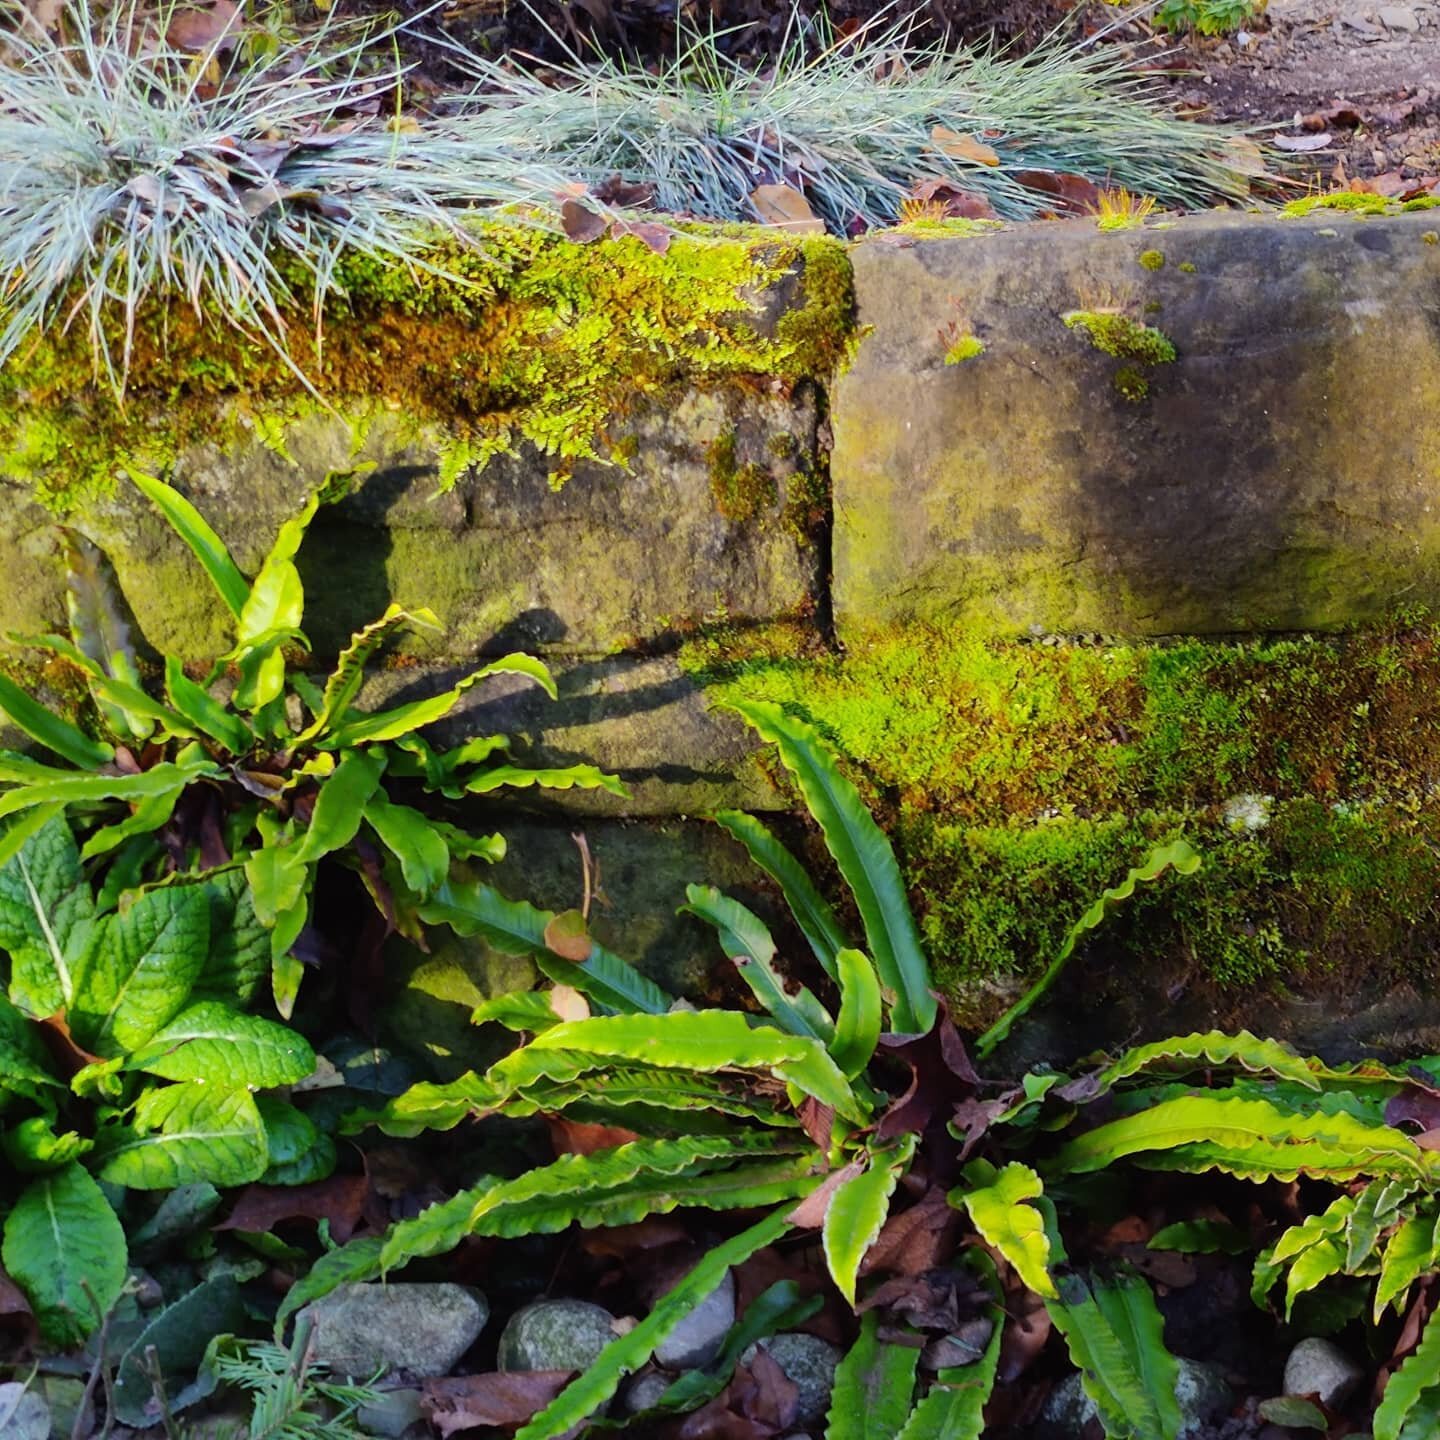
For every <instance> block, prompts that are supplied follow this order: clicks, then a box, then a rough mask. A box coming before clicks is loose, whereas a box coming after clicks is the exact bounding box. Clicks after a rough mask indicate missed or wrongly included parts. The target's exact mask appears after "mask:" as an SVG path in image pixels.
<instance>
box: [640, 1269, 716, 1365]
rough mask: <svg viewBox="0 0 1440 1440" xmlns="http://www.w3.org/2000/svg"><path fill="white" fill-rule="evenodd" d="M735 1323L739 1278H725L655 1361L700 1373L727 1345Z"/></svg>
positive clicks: (660, 1347)
mask: <svg viewBox="0 0 1440 1440" xmlns="http://www.w3.org/2000/svg"><path fill="white" fill-rule="evenodd" d="M734 1323H735V1276H734V1275H733V1274H732V1273H731V1272H730V1271H729V1270H727V1271H726V1272H725V1278H724V1279H723V1280H722V1281H721V1282H720V1284H719V1285H717V1286H716V1287H715V1289H713V1290H712V1291H711V1292H710V1293H709V1295H707V1296H706V1297H705V1298H704V1299H703V1300H702V1301H701V1302H700V1303H699V1304H698V1305H697V1306H696V1307H695V1308H694V1309H693V1310H692V1311H691V1312H690V1313H689V1314H688V1315H686V1317H685V1318H684V1319H683V1320H682V1321H681V1322H680V1323H679V1324H678V1325H677V1326H676V1327H675V1328H674V1329H673V1330H672V1331H671V1332H670V1333H669V1334H668V1335H667V1336H666V1337H665V1338H664V1339H663V1340H662V1341H661V1342H660V1344H659V1345H658V1346H657V1347H656V1349H655V1360H656V1362H657V1363H658V1364H660V1365H663V1366H665V1368H666V1369H668V1370H700V1369H703V1368H704V1367H705V1366H706V1365H708V1364H709V1363H710V1362H711V1361H712V1360H713V1359H714V1358H715V1357H716V1356H717V1355H718V1354H719V1353H720V1347H721V1346H722V1345H723V1344H724V1343H725V1336H726V1335H727V1334H728V1333H729V1330H730V1327H731V1326H732V1325H733V1324H734Z"/></svg>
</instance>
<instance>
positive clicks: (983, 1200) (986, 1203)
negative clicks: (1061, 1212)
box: [949, 1160, 1055, 1297]
mask: <svg viewBox="0 0 1440 1440" xmlns="http://www.w3.org/2000/svg"><path fill="white" fill-rule="evenodd" d="M965 1178H966V1180H967V1182H969V1183H968V1184H967V1185H965V1186H960V1187H957V1188H956V1189H954V1190H952V1191H951V1192H950V1197H949V1198H950V1203H951V1205H953V1206H954V1207H955V1208H956V1209H962V1208H963V1209H965V1210H967V1211H968V1212H969V1215H970V1220H971V1223H972V1224H973V1225H974V1226H975V1228H976V1229H977V1230H978V1231H979V1232H980V1234H981V1235H982V1236H983V1237H984V1238H985V1240H986V1241H988V1242H989V1243H990V1244H991V1245H993V1246H994V1247H995V1248H996V1249H997V1250H998V1251H999V1252H1000V1253H1001V1254H1002V1255H1003V1256H1004V1257H1005V1258H1006V1259H1007V1260H1008V1261H1009V1262H1010V1263H1011V1265H1013V1266H1014V1267H1015V1271H1016V1273H1017V1274H1018V1275H1019V1276H1020V1278H1021V1280H1023V1281H1024V1282H1025V1284H1026V1285H1027V1286H1029V1288H1030V1289H1031V1290H1033V1291H1034V1292H1035V1293H1036V1294H1037V1295H1042V1296H1046V1297H1051V1296H1053V1295H1054V1294H1055V1282H1054V1280H1052V1279H1051V1276H1050V1268H1049V1267H1050V1262H1051V1258H1052V1257H1051V1254H1050V1237H1049V1235H1048V1234H1047V1232H1046V1227H1045V1217H1044V1216H1043V1215H1042V1214H1041V1212H1040V1211H1039V1210H1038V1209H1037V1208H1036V1207H1035V1206H1034V1205H1033V1204H1031V1203H1030V1202H1032V1201H1034V1200H1037V1199H1039V1198H1040V1197H1041V1196H1042V1195H1043V1194H1044V1193H1045V1187H1044V1184H1043V1183H1042V1182H1041V1179H1040V1177H1039V1176H1038V1175H1037V1174H1036V1173H1035V1172H1034V1171H1033V1170H1032V1169H1031V1168H1030V1167H1029V1166H1028V1165H1022V1164H1020V1163H1019V1162H1018V1161H1011V1163H1010V1164H1008V1165H1006V1166H1005V1167H1004V1168H1003V1169H1000V1170H997V1169H996V1168H995V1167H994V1166H993V1165H991V1164H990V1162H989V1161H988V1160H977V1161H973V1162H972V1163H971V1164H969V1165H967V1166H966V1167H965Z"/></svg>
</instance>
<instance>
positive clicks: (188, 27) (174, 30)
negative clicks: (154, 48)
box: [165, 0, 240, 55]
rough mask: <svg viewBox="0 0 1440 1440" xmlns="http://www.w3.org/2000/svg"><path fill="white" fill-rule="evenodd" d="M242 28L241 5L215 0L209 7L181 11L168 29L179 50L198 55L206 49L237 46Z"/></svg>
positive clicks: (168, 37)
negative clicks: (206, 8) (236, 42)
mask: <svg viewBox="0 0 1440 1440" xmlns="http://www.w3.org/2000/svg"><path fill="white" fill-rule="evenodd" d="M239 28H240V7H239V6H238V5H235V4H232V3H231V0H211V5H210V8H209V9H208V10H181V11H180V12H179V13H178V14H177V15H176V16H175V18H174V19H173V20H171V22H170V24H169V27H168V28H167V29H166V31H165V38H166V39H167V40H168V41H169V42H170V43H171V44H172V45H173V46H174V47H175V48H176V49H177V50H184V51H185V52H186V53H187V54H191V55H198V54H200V53H201V52H202V51H205V50H214V49H218V48H219V47H220V46H221V45H233V44H234V43H235V41H236V39H237V38H238V36H237V32H238V30H239Z"/></svg>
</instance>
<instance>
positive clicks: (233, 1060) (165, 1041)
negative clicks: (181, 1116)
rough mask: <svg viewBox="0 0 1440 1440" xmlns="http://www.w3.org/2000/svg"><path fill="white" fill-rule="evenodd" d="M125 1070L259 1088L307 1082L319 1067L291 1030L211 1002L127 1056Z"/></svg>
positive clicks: (178, 1019) (192, 1008) (189, 1011)
mask: <svg viewBox="0 0 1440 1440" xmlns="http://www.w3.org/2000/svg"><path fill="white" fill-rule="evenodd" d="M125 1069H127V1070H143V1071H145V1072H146V1073H148V1074H150V1075H159V1076H162V1077H163V1078H164V1079H166V1080H202V1081H205V1082H206V1083H208V1084H214V1085H223V1086H225V1087H226V1088H230V1089H233V1088H236V1087H238V1086H248V1087H249V1088H250V1089H252V1090H258V1089H267V1088H270V1087H273V1086H276V1085H293V1084H295V1083H296V1082H297V1081H300V1080H303V1079H305V1077H306V1076H307V1075H309V1074H310V1073H311V1072H312V1071H313V1070H314V1069H315V1052H314V1051H313V1050H312V1049H311V1048H310V1046H309V1044H308V1043H307V1042H306V1041H305V1039H304V1037H303V1036H301V1035H300V1034H298V1033H297V1032H296V1031H294V1030H291V1029H290V1028H289V1027H288V1026H285V1025H277V1024H276V1023H275V1022H274V1021H273V1020H266V1019H263V1018H262V1017H261V1016H259V1015H241V1014H239V1013H238V1012H237V1011H234V1010H231V1009H230V1008H229V1007H228V1006H226V1005H221V1004H219V1003H218V1002H216V1001H214V1000H206V1001H202V1002H201V1003H200V1004H198V1005H191V1006H189V1007H188V1008H187V1009H186V1010H184V1011H183V1012H182V1013H181V1014H179V1015H177V1016H176V1017H175V1018H174V1019H173V1020H172V1021H170V1023H169V1024H168V1025H165V1026H164V1027H162V1028H161V1029H160V1030H159V1031H158V1032H157V1033H156V1034H155V1035H153V1036H152V1037H151V1038H150V1040H149V1041H148V1042H147V1043H146V1044H144V1045H142V1046H140V1047H139V1048H138V1049H137V1050H135V1051H134V1052H133V1053H131V1054H130V1055H128V1056H126V1058H125Z"/></svg>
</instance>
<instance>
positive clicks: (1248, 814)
mask: <svg viewBox="0 0 1440 1440" xmlns="http://www.w3.org/2000/svg"><path fill="white" fill-rule="evenodd" d="M1274 804H1275V797H1274V796H1273V795H1232V796H1231V797H1230V798H1229V799H1228V800H1227V801H1226V802H1225V812H1224V813H1225V823H1226V824H1227V825H1228V826H1229V827H1230V828H1231V829H1232V830H1245V831H1253V830H1263V829H1264V828H1265V827H1266V826H1267V825H1268V824H1269V823H1270V811H1271V808H1272V807H1273V806H1274Z"/></svg>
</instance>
